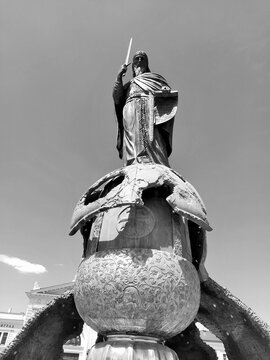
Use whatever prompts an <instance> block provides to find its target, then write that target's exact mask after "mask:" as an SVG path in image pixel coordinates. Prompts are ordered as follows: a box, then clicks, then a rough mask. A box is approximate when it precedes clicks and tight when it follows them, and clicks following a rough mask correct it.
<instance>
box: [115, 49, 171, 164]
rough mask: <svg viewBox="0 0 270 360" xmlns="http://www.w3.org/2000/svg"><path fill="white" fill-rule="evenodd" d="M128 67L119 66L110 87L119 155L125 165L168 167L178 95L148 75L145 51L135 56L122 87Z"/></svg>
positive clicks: (157, 79)
mask: <svg viewBox="0 0 270 360" xmlns="http://www.w3.org/2000/svg"><path fill="white" fill-rule="evenodd" d="M127 66H128V65H127V64H124V65H122V66H121V68H120V70H119V72H118V74H117V78H116V81H115V84H114V88H113V99H114V103H115V110H116V116H117V121H118V136H117V149H118V151H119V156H120V158H123V159H124V165H130V164H132V163H134V162H139V163H146V162H153V163H158V164H163V165H166V166H169V162H168V157H169V156H170V154H171V152H172V132H173V122H174V116H175V113H176V110H177V101H178V93H177V91H171V88H170V86H169V85H168V83H167V81H166V80H165V79H164V77H162V76H161V75H158V74H155V73H152V72H150V69H149V65H148V57H147V55H146V53H145V52H144V51H137V52H136V53H135V55H134V57H133V60H132V71H133V79H131V81H129V82H128V83H126V84H125V85H123V76H124V75H125V73H126V71H127Z"/></svg>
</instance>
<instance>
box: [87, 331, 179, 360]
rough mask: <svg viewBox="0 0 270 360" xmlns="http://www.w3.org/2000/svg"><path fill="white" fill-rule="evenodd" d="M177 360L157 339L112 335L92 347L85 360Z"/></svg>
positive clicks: (171, 351) (173, 353)
mask: <svg viewBox="0 0 270 360" xmlns="http://www.w3.org/2000/svg"><path fill="white" fill-rule="evenodd" d="M124 359H126V360H160V359H162V360H178V356H177V355H176V353H175V352H174V351H173V350H171V349H170V348H168V347H167V346H165V345H162V344H160V343H158V340H157V339H154V338H149V337H140V336H127V335H122V336H121V335H112V336H108V340H107V341H105V342H101V343H98V344H96V345H94V346H93V347H92V348H91V350H90V352H89V354H88V357H87V360H124Z"/></svg>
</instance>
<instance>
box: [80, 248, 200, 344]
mask: <svg viewBox="0 0 270 360" xmlns="http://www.w3.org/2000/svg"><path fill="white" fill-rule="evenodd" d="M199 291H200V287H199V279H198V275H197V272H196V270H195V268H194V267H193V265H192V264H191V263H190V262H189V261H187V260H186V259H184V258H181V257H179V256H176V255H172V254H169V253H167V252H163V251H159V250H151V249H122V250H110V251H102V252H98V253H96V254H95V255H92V256H91V257H89V258H87V259H85V260H83V261H82V262H81V264H80V266H79V269H78V275H77V279H76V283H75V302H76V306H77V308H78V311H79V313H80V315H81V316H82V318H83V319H84V320H85V322H86V323H87V324H88V325H90V326H91V327H93V328H94V329H95V330H97V331H99V332H101V333H111V332H115V331H119V332H133V333H134V332H135V333H139V334H142V333H143V334H148V335H153V336H160V337H164V338H165V337H166V338H167V337H170V336H173V335H175V334H177V333H179V332H181V331H182V330H183V329H185V328H186V327H187V326H188V325H189V324H190V323H191V321H192V320H193V319H194V317H195V315H196V313H197V311H198V305H199Z"/></svg>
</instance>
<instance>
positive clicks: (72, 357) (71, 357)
mask: <svg viewBox="0 0 270 360" xmlns="http://www.w3.org/2000/svg"><path fill="white" fill-rule="evenodd" d="M78 359H79V354H71V353H64V354H63V360H78Z"/></svg>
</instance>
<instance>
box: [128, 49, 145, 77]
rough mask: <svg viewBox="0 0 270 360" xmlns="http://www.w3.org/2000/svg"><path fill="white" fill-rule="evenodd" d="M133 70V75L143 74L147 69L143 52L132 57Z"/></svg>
mask: <svg viewBox="0 0 270 360" xmlns="http://www.w3.org/2000/svg"><path fill="white" fill-rule="evenodd" d="M132 65H133V71H134V74H135V76H138V75H140V74H143V73H145V72H147V71H149V70H148V60H147V57H146V55H144V54H136V55H135V56H134V58H133V64H132Z"/></svg>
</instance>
